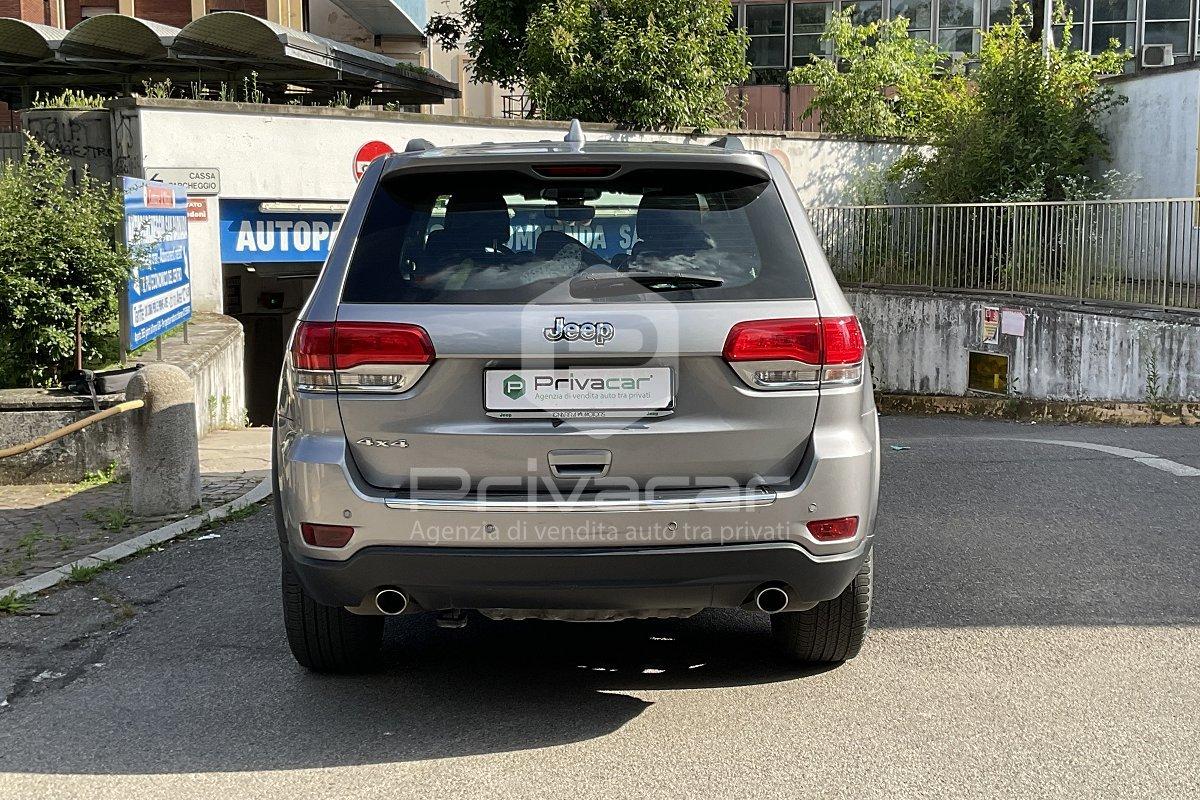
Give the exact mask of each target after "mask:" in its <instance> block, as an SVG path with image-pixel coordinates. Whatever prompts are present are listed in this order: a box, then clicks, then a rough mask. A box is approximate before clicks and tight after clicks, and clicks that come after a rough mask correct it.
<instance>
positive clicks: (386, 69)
mask: <svg viewBox="0 0 1200 800" xmlns="http://www.w3.org/2000/svg"><path fill="white" fill-rule="evenodd" d="M252 74H253V82H254V85H255V87H256V89H255V90H256V91H257V92H259V93H260V94H262V95H264V97H266V98H268V99H272V100H274V99H276V98H277V97H278V98H289V99H291V98H295V97H301V99H303V97H304V96H305V95H306V94H307V95H310V96H312V97H313V98H314V99H316V100H320V99H322V98H327V97H331V96H333V95H335V94H339V95H340V94H343V93H345V94H349V95H350V96H351V97H353V98H355V99H363V98H370V99H372V100H373V101H375V102H397V103H403V104H414V105H415V104H421V103H440V102H442V101H443V100H445V99H446V98H450V97H458V96H459V90H458V86H457V85H456V84H454V83H451V82H450V81H448V80H446V79H445V78H443V77H442V76H441V75H438V74H437V73H436V72H433V71H432V70H427V69H425V68H423V67H417V66H413V65H411V64H405V63H403V62H399V61H397V60H395V59H392V58H388V57H387V56H384V55H380V54H379V53H373V52H370V51H367V50H361V49H359V48H357V47H351V46H350V45H347V44H343V43H341V42H336V41H334V40H332V39H326V38H324V37H321V36H315V35H313V34H311V33H305V32H303V31H297V30H292V29H290V28H285V27H283V26H281V25H278V24H276V23H273V22H269V21H268V20H265V19H261V18H259V17H255V16H253V15H251V14H244V13H242V12H239V11H218V12H214V13H212V14H207V15H205V16H203V17H200V18H199V19H196V20H193V21H192V22H190V23H189V24H188V25H186V26H185V27H184V28H182V29H180V28H172V27H171V26H169V25H162V24H159V23H157V22H150V21H148V20H143V19H138V18H136V17H128V16H124V15H121V14H101V15H98V16H95V17H92V18H90V19H86V20H84V21H82V22H80V23H79V24H78V25H76V26H75V27H74V28H73V29H71V30H70V31H62V30H59V29H56V28H49V27H46V26H43V25H33V24H31V23H27V22H22V21H20V20H14V19H7V18H0V99H10V98H13V99H15V101H16V102H17V103H26V102H28V99H29V97H30V96H31V95H30V93H31V91H33V90H37V91H50V92H53V91H54V90H55V89H57V90H62V89H65V88H80V89H84V90H89V91H97V92H103V93H106V94H113V89H114V88H120V89H121V90H123V91H124V92H125V93H128V92H130V91H131V90H132V88H133V87H138V86H140V84H141V83H142V82H143V81H163V80H167V79H170V80H172V81H173V82H174V83H175V85H178V86H187V85H192V84H200V85H203V86H206V87H212V86H214V85H217V84H226V85H229V84H236V83H237V82H239V81H245V80H246V79H247V78H248V77H250V76H251V75H252ZM221 94H222V96H223V95H224V94H225V91H224V90H222V92H221Z"/></svg>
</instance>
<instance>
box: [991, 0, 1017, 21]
mask: <svg viewBox="0 0 1200 800" xmlns="http://www.w3.org/2000/svg"><path fill="white" fill-rule="evenodd" d="M989 6H990V7H989V10H988V25H989V26H990V25H1007V24H1008V23H1010V22H1012V11H1013V0H991V2H990V3H989Z"/></svg>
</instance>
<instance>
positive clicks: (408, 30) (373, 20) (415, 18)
mask: <svg viewBox="0 0 1200 800" xmlns="http://www.w3.org/2000/svg"><path fill="white" fill-rule="evenodd" d="M333 2H334V3H335V4H336V5H338V6H340V7H341V9H342V10H343V11H345V12H346V13H347V14H349V15H350V16H351V17H353V18H354V19H356V20H358V22H359V23H360V24H361V25H362V26H363V27H364V28H366V29H367V30H369V31H374V32H375V33H378V34H382V35H383V36H423V35H424V34H425V25H426V24H427V23H428V22H429V14H428V13H427V12H426V9H425V3H424V2H423V0H333Z"/></svg>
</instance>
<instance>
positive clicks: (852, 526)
mask: <svg viewBox="0 0 1200 800" xmlns="http://www.w3.org/2000/svg"><path fill="white" fill-rule="evenodd" d="M807 527H808V532H809V533H811V534H812V537H813V538H814V539H816V540H817V541H818V542H840V541H842V540H843V539H853V538H854V535H855V534H856V533H858V517H839V518H838V519H819V520H813V521H811V522H809V523H808V525H807Z"/></svg>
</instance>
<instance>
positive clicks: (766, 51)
mask: <svg viewBox="0 0 1200 800" xmlns="http://www.w3.org/2000/svg"><path fill="white" fill-rule="evenodd" d="M850 6H853V7H854V19H855V21H857V22H871V21H873V20H878V19H891V18H894V17H906V18H908V20H909V32H910V33H911V34H912V35H913V36H917V37H920V38H922V39H926V40H928V41H931V42H936V43H937V45H938V46H939V47H940V48H941V49H942V50H945V51H948V52H960V53H970V52H974V51H976V50H978V48H979V31H980V29H982V28H987V27H990V26H991V25H994V24H996V23H1003V22H1007V21H1009V20H1010V19H1011V16H1012V9H1013V0H856V2H851V1H850V0H794V1H793V2H787V3H780V2H770V0H741V1H739V2H736V3H734V7H733V23H734V24H736V25H737V26H739V27H742V28H745V30H746V32H747V33H748V34H749V35H750V49H749V52H748V53H747V58H748V59H749V61H750V63H751V65H752V66H753V71H752V75H751V78H750V79H749V82H750V83H753V84H770V83H780V82H781V81H782V79H783V76H784V75H785V74H786V72H787V70H789V69H791V68H792V67H795V66H800V65H801V64H803V63H805V62H806V61H808V60H809V59H811V58H828V57H830V56H832V52H831V51H830V50H829V44H828V43H827V42H823V41H821V32H822V31H823V30H824V28H825V24H826V22H828V21H829V18H830V16H832V15H833V13H834V12H836V11H840V10H841V9H842V8H843V7H850ZM1065 6H1066V8H1067V10H1069V11H1070V12H1071V14H1072V18H1073V22H1074V24H1073V25H1072V30H1071V43H1072V44H1073V45H1075V46H1076V47H1080V48H1083V49H1086V50H1090V51H1091V52H1093V53H1098V52H1101V51H1102V50H1104V49H1105V47H1107V46H1108V43H1109V40H1110V39H1115V40H1117V42H1118V43H1120V45H1121V46H1122V47H1126V48H1128V49H1130V50H1132V51H1133V53H1134V65H1133V67H1132V69H1133V70H1137V69H1141V68H1147V69H1149V68H1152V67H1155V66H1160V65H1161V66H1166V65H1168V64H1171V63H1181V62H1185V61H1192V60H1194V59H1195V58H1196V56H1197V52H1198V48H1197V39H1198V32H1197V26H1196V19H1197V6H1198V2H1197V0H1065ZM1039 10H1040V9H1039ZM1063 27H1064V26H1061V25H1060V26H1056V30H1055V37H1056V41H1061V37H1062V36H1063V34H1064V31H1063ZM1164 45H1169V46H1170V55H1169V57H1168V56H1166V51H1165V48H1164V47H1163V46H1164Z"/></svg>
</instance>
